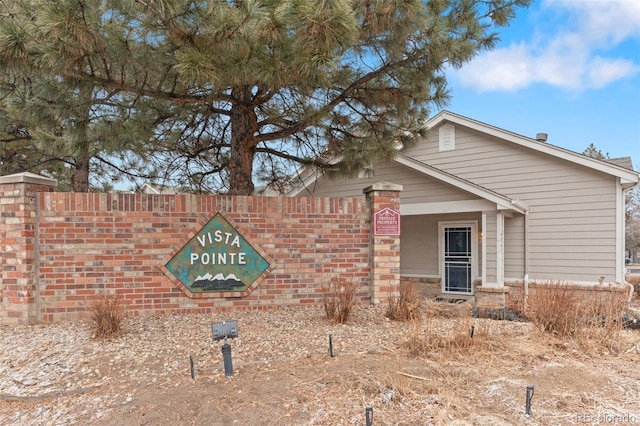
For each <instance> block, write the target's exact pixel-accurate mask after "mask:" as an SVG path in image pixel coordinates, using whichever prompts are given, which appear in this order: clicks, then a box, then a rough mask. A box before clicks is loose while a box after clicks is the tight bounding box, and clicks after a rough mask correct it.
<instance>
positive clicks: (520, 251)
mask: <svg viewBox="0 0 640 426" xmlns="http://www.w3.org/2000/svg"><path fill="white" fill-rule="evenodd" d="M524 268H525V265H524V216H521V215H514V217H507V218H505V220H504V278H505V281H510V280H514V279H515V280H522V279H523V278H524V274H525V272H524Z"/></svg>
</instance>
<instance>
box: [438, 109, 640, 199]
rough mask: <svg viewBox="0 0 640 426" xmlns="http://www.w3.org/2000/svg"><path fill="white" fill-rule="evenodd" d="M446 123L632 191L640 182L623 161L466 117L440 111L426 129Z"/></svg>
mask: <svg viewBox="0 0 640 426" xmlns="http://www.w3.org/2000/svg"><path fill="white" fill-rule="evenodd" d="M444 122H450V123H453V124H458V125H460V126H465V127H468V128H470V129H473V130H476V131H478V132H481V133H484V134H487V135H491V136H494V137H497V138H500V139H503V140H506V141H509V142H512V143H515V144H517V145H520V146H523V147H526V148H529V149H532V150H534V151H538V152H542V153H544V154H548V155H551V156H553V157H556V158H561V159H563V160H566V161H570V162H572V163H575V164H580V165H582V166H585V167H589V168H591V169H594V170H598V171H600V172H603V173H607V174H610V175H613V176H616V177H619V178H620V182H621V183H622V185H623V187H625V188H630V187H633V186H635V185H637V184H638V182H639V181H640V175H639V174H638V172H635V171H633V168H632V167H631V168H629V167H626V166H628V164H626V163H623V162H622V161H620V162H618V161H617V159H614V161H611V160H609V161H603V160H598V159H596V158H592V157H588V156H586V155H584V154H578V153H577V152H573V151H570V150H568V149H565V148H560V147H559V146H555V145H551V144H549V143H547V142H541V141H538V140H535V139H532V138H530V137H527V136H523V135H519V134H517V133H513V132H510V131H508V130H504V129H500V128H498V127H495V126H492V125H490V124H486V123H483V122H480V121H477V120H474V119H471V118H468V117H464V116H462V115H459V114H455V113H453V112H450V111H440V112H439V113H438V114H436V115H435V116H433V117H432V118H431V119H429V120H428V121H427V122H426V123H425V127H427V128H428V129H430V128H434V127H437V126H439V125H440V124H442V123H444Z"/></svg>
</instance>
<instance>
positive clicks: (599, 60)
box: [456, 0, 640, 91]
mask: <svg viewBox="0 0 640 426" xmlns="http://www.w3.org/2000/svg"><path fill="white" fill-rule="evenodd" d="M558 17H560V18H562V26H558V25H556V26H552V27H550V28H551V29H550V30H549V29H548V28H549V27H548V26H547V23H548V22H556V23H557V22H558V21H557V20H556V19H557V18H558ZM537 18H538V19H537V20H538V23H537V24H536V29H535V33H534V34H532V35H531V39H530V40H527V41H521V42H519V43H514V44H511V45H509V46H507V47H503V48H499V49H496V50H493V51H490V52H486V53H484V54H483V55H480V56H479V57H478V58H477V59H476V60H474V61H473V62H471V63H469V64H467V65H466V66H464V67H463V68H462V69H460V70H458V71H457V72H456V75H457V77H458V79H459V80H460V82H461V83H462V84H463V85H464V86H468V87H472V88H475V89H476V90H478V91H494V90H506V91H513V90H518V89H522V88H525V87H527V86H529V85H530V84H533V83H544V84H548V85H552V86H555V87H560V88H563V89H567V90H574V91H581V90H587V89H599V88H603V87H605V86H607V85H608V84H610V83H612V82H615V81H616V80H619V79H623V78H626V77H633V76H635V75H637V74H639V73H640V64H639V63H637V62H633V59H635V60H636V61H637V58H638V55H637V53H638V52H637V50H636V51H635V52H633V53H631V55H633V56H635V58H632V57H626V58H625V57H624V56H621V54H620V53H619V52H617V51H614V49H615V48H617V47H618V46H619V45H620V44H621V43H622V42H625V41H628V40H633V42H634V43H637V42H638V40H639V39H640V1H638V0H573V1H566V0H555V1H553V0H547V1H545V2H544V3H543V7H542V9H541V11H539V12H538V14H537Z"/></svg>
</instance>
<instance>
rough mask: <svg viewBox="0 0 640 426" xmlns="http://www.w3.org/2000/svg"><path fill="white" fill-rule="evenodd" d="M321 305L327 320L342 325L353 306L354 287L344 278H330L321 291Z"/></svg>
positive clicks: (351, 282)
mask: <svg viewBox="0 0 640 426" xmlns="http://www.w3.org/2000/svg"><path fill="white" fill-rule="evenodd" d="M322 292H323V295H322V303H323V305H324V311H325V313H326V314H327V319H328V320H330V321H334V322H336V323H338V324H344V323H345V322H347V320H348V319H349V314H350V313H351V310H352V309H353V306H354V305H355V295H356V286H355V284H354V283H353V281H351V280H348V279H345V278H336V277H334V278H331V279H330V280H329V282H328V283H325V285H324V286H323V289H322Z"/></svg>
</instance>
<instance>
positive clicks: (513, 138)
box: [288, 111, 640, 211]
mask: <svg viewBox="0 0 640 426" xmlns="http://www.w3.org/2000/svg"><path fill="white" fill-rule="evenodd" d="M445 122H449V123H452V124H457V125H460V126H465V127H467V128H470V129H473V130H476V131H478V132H481V133H484V134H487V135H490V136H494V137H496V138H499V139H502V140H505V141H508V142H511V143H515V144H517V145H520V146H523V147H526V148H528V149H532V150H534V151H538V152H541V153H544V154H547V155H551V156H553V157H556V158H560V159H563V160H565V161H570V162H572V163H574V164H579V165H582V166H585V167H588V168H590V169H593V170H597V171H600V172H603V173H607V174H609V175H613V176H616V177H618V178H619V179H620V183H621V184H622V186H623V188H625V189H626V188H631V187H633V186H636V185H638V182H639V181H640V174H638V172H636V171H634V170H633V166H632V165H631V158H630V157H623V158H614V159H607V160H598V159H596V158H592V157H588V156H586V155H584V154H578V153H576V152H573V151H570V150H568V149H565V148H560V147H558V146H555V145H552V144H549V143H546V142H541V141H538V140H536V139H532V138H530V137H527V136H523V135H520V134H517V133H514V132H510V131H508V130H504V129H501V128H498V127H495V126H492V125H490V124H486V123H483V122H480V121H477V120H474V119H471V118H468V117H464V116H462V115H459V114H455V113H453V112H450V111H441V112H439V113H438V114H436V115H435V116H434V117H432V118H430V119H429V120H427V121H426V123H425V127H426V128H427V129H431V128H435V127H438V126H439V125H441V124H443V123H445ZM394 161H395V162H396V163H398V164H402V165H404V166H406V167H410V168H412V169H414V170H416V171H418V172H420V173H423V174H425V175H429V176H431V177H433V178H435V179H438V180H441V181H443V182H446V183H449V184H452V185H454V186H456V187H458V188H460V189H463V190H465V191H467V192H470V193H472V194H475V195H478V196H479V197H481V198H484V199H487V200H491V201H495V202H496V204H497V205H498V206H501V207H502V208H506V206H507V205H509V204H511V208H513V209H514V210H517V211H521V210H522V211H525V210H527V207H526V206H525V205H522V203H521V202H520V201H519V200H511V199H509V197H506V196H504V195H501V194H498V193H496V192H494V191H491V190H489V189H486V188H483V187H481V186H479V185H476V184H474V183H472V182H470V181H467V180H465V179H462V178H460V177H458V176H454V175H452V174H449V173H446V172H444V171H442V170H439V169H437V168H435V167H432V166H429V165H428V164H426V163H423V162H420V161H417V160H414V159H412V158H410V157H408V156H406V155H404V154H401V153H400V152H398V153H397V154H396V157H394ZM298 173H299V177H300V179H301V180H302V185H300V186H299V187H296V188H294V189H292V191H290V192H289V194H288V195H297V194H299V193H300V192H302V191H303V190H304V188H307V187H308V186H309V185H310V184H312V183H313V182H314V181H316V180H317V179H318V178H319V177H320V176H321V175H322V173H318V172H317V171H315V170H312V169H306V168H303V169H302V170H299V171H298Z"/></svg>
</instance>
